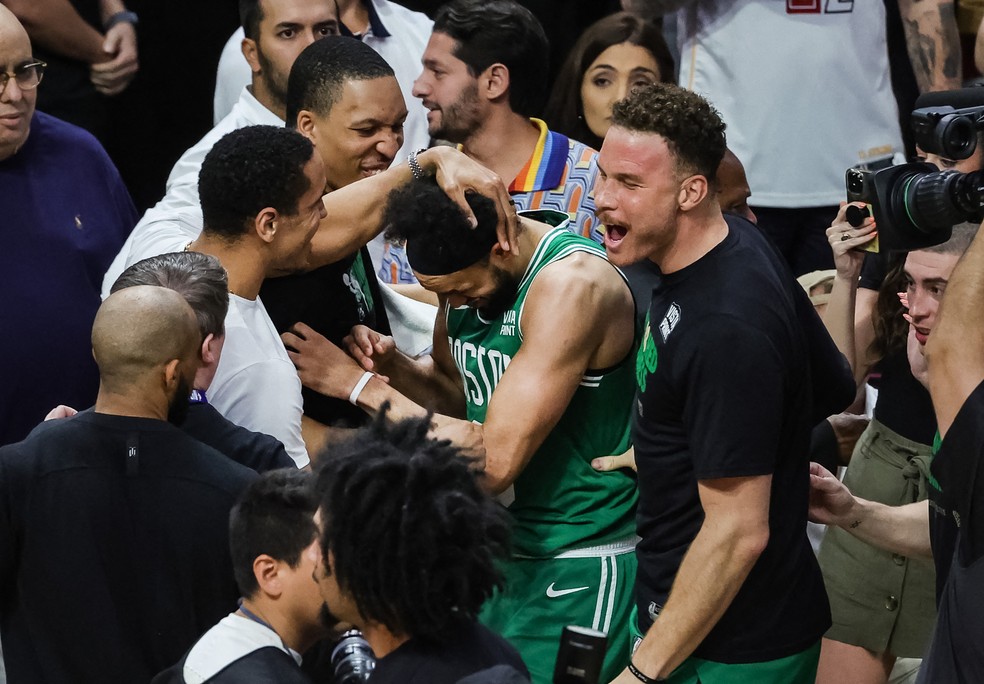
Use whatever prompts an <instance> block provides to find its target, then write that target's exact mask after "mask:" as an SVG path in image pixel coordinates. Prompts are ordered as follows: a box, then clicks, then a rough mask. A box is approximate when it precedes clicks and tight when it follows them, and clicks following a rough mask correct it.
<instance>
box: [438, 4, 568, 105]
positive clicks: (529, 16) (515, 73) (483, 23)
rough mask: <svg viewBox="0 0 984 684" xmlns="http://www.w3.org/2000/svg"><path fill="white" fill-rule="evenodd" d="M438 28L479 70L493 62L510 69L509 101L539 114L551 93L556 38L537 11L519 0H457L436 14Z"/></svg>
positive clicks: (474, 70)
mask: <svg viewBox="0 0 984 684" xmlns="http://www.w3.org/2000/svg"><path fill="white" fill-rule="evenodd" d="M434 32H435V33H444V34H447V35H448V36H450V37H452V38H454V40H455V42H456V43H457V46H456V49H455V51H454V56H455V57H457V58H458V59H460V60H461V61H462V62H464V63H465V64H467V65H468V71H469V73H470V74H471V75H472V76H478V75H479V74H480V73H482V72H483V71H485V70H486V69H488V68H489V67H490V66H492V65H493V64H496V63H499V64H503V65H505V67H506V69H508V70H509V106H510V107H511V108H512V110H513V111H514V112H516V113H517V114H522V115H523V116H534V115H536V114H538V113H539V112H540V110H541V109H542V108H543V102H544V101H545V99H546V97H547V90H548V87H549V84H548V83H547V66H548V65H549V62H550V44H549V43H548V42H547V34H546V33H544V31H543V27H542V26H541V25H540V22H539V21H537V19H536V17H535V16H533V13H532V12H530V11H529V10H528V9H526V8H525V7H523V6H522V5H520V4H519V3H518V2H514V0H454V2H449V3H447V4H446V5H444V6H443V7H441V9H440V10H438V12H437V15H436V16H435V17H434Z"/></svg>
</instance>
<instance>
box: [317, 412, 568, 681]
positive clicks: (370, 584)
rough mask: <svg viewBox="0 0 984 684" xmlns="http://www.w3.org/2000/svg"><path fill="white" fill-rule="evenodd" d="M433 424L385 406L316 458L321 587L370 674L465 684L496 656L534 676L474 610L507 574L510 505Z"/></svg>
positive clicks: (384, 678) (381, 678) (389, 678)
mask: <svg viewBox="0 0 984 684" xmlns="http://www.w3.org/2000/svg"><path fill="white" fill-rule="evenodd" d="M429 423H430V421H429V420H428V419H427V418H411V419H407V420H404V421H401V422H398V423H394V424H390V423H389V422H388V421H387V419H386V409H385V408H384V409H383V411H382V412H381V414H380V415H379V416H377V418H375V419H374V421H373V423H372V424H370V425H369V426H368V427H366V428H364V429H362V430H360V431H359V432H357V433H355V435H354V436H352V437H351V438H349V439H347V440H345V441H343V442H341V443H339V444H337V445H335V446H332V447H331V448H330V449H329V450H328V451H327V452H326V453H325V454H324V455H322V457H321V458H319V459H318V461H317V463H318V473H317V485H316V490H317V492H318V498H319V508H318V513H317V515H316V517H315V521H316V523H317V524H318V525H319V526H320V529H321V531H320V535H319V539H320V543H321V557H320V561H321V563H319V567H317V568H315V574H316V576H317V577H318V578H319V583H320V585H321V594H322V596H323V597H324V599H325V603H326V604H327V607H328V610H329V611H330V612H331V613H332V615H334V616H335V617H337V618H338V619H339V620H340V621H342V622H349V623H351V624H353V625H355V626H356V627H358V628H359V629H360V630H361V631H362V632H363V634H364V635H365V638H366V641H368V642H369V645H370V646H371V647H372V649H373V652H374V653H375V654H376V658H377V659H378V662H377V664H376V669H375V670H374V672H373V674H372V676H371V677H370V678H369V682H370V684H389V683H392V684H456V682H458V680H459V679H462V678H463V677H466V676H468V675H471V674H474V673H477V672H479V671H481V670H485V669H488V668H491V667H494V666H496V665H508V666H510V667H512V668H514V669H515V670H518V671H520V672H522V673H523V674H524V675H525V676H528V672H527V670H526V666H525V665H524V663H523V660H522V658H520V655H519V653H518V652H517V651H516V649H515V648H513V647H512V646H511V645H510V644H509V643H508V642H507V641H506V640H505V639H504V638H502V637H501V636H499V635H498V634H495V633H494V632H492V631H491V630H489V629H488V628H487V627H485V626H483V625H481V624H479V622H478V620H477V619H476V617H477V615H478V611H479V609H480V608H481V607H482V604H483V603H484V602H485V600H486V599H488V598H489V596H490V595H491V594H492V591H493V589H494V588H496V587H497V586H501V583H502V575H501V573H500V571H499V570H498V568H497V567H496V564H497V563H498V562H500V561H501V560H502V559H503V557H504V554H505V553H506V548H507V546H508V536H509V523H508V520H507V517H506V514H505V513H504V511H503V509H501V508H500V507H499V506H498V505H497V504H496V503H495V502H494V501H493V499H492V498H491V497H490V495H489V494H487V493H486V492H485V490H484V489H483V488H482V485H481V484H480V479H481V478H482V477H484V476H483V475H479V474H476V473H475V472H473V471H472V470H471V466H470V464H469V462H468V460H467V459H466V458H464V457H463V456H462V453H461V450H460V449H459V448H457V447H454V446H452V445H451V443H450V442H448V441H441V442H438V441H436V440H433V439H430V438H429V437H427V431H428V427H429ZM557 638H558V639H559V638H560V635H559V634H558V635H557Z"/></svg>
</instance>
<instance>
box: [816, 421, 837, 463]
mask: <svg viewBox="0 0 984 684" xmlns="http://www.w3.org/2000/svg"><path fill="white" fill-rule="evenodd" d="M810 460H811V461H816V462H817V463H819V464H820V465H822V466H823V467H824V468H826V469H827V470H829V471H830V472H832V473H836V472H837V468H839V467H840V447H839V445H838V444H837V433H835V432H834V426H833V425H831V424H830V421H829V420H827V419H826V418H824V419H823V420H821V421H820V422H819V423H817V425H816V427H814V428H813V433H812V434H811V435H810Z"/></svg>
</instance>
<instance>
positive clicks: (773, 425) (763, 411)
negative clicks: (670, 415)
mask: <svg viewBox="0 0 984 684" xmlns="http://www.w3.org/2000/svg"><path fill="white" fill-rule="evenodd" d="M689 339H692V340H694V341H695V343H694V344H691V345H689V346H688V347H686V348H683V347H681V350H680V351H681V358H680V360H681V362H682V364H681V365H680V366H677V368H678V369H679V371H682V372H683V373H684V374H685V377H684V378H683V386H684V387H685V388H686V393H687V394H686V396H687V401H686V402H685V406H684V410H683V422H684V426H685V429H686V431H687V435H688V436H689V438H690V456H691V459H692V461H693V464H694V475H695V476H696V477H697V479H698V480H708V479H714V478H719V477H742V476H750V475H768V474H771V473H772V472H773V471H774V470H775V466H776V460H775V459H776V453H777V450H778V446H779V442H780V432H781V429H782V416H783V414H784V404H785V399H786V382H785V378H784V376H785V367H784V359H783V358H782V356H781V355H780V354H779V353H778V351H777V350H776V348H775V346H774V344H773V342H772V340H770V339H769V337H768V336H767V335H766V334H765V333H764V332H762V331H761V330H759V329H757V328H754V327H752V326H751V325H749V324H748V323H746V322H744V321H741V320H738V319H736V318H734V317H731V316H716V317H713V318H707V319H705V320H704V321H702V322H701V323H700V324H699V325H698V326H697V327H696V328H695V329H694V331H693V334H692V335H690V336H689ZM736 360H738V361H737V362H736ZM674 363H676V361H674ZM753 396H754V400H752V398H753Z"/></svg>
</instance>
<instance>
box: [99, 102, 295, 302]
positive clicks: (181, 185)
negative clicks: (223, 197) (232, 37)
mask: <svg viewBox="0 0 984 684" xmlns="http://www.w3.org/2000/svg"><path fill="white" fill-rule="evenodd" d="M260 124H262V125H267V126H277V127H282V126H283V125H284V122H283V121H282V120H281V119H280V117H279V116H277V115H276V114H274V113H273V112H271V111H270V110H269V109H267V108H266V107H264V106H263V105H262V104H260V103H259V101H258V100H257V99H256V98H255V97H253V94H252V93H250V92H249V90H248V89H247V88H245V87H243V88H242V89H241V90H240V92H239V101H238V102H237V103H236V106H235V107H233V108H232V111H231V112H229V115H228V116H226V117H225V118H224V119H223V120H222V121H220V122H219V124H218V125H217V126H216V127H215V128H213V129H212V130H211V131H209V132H208V133H207V134H205V137H204V138H202V139H201V140H199V141H198V142H197V143H196V144H195V145H194V146H193V147H190V148H188V150H187V151H186V152H185V153H184V154H183V155H181V158H180V159H179V160H178V161H177V163H176V164H175V165H174V168H173V169H171V175H170V176H168V179H167V191H166V193H165V194H164V197H163V198H162V199H161V201H160V202H158V203H157V204H156V205H154V206H153V207H151V208H150V209H148V210H147V213H146V214H144V215H143V218H142V219H140V222H139V223H137V225H136V227H134V229H133V232H132V233H130V237H129V238H127V240H126V242H125V243H123V248H122V249H120V253H119V254H117V255H116V258H115V259H114V260H113V263H112V264H111V265H110V267H109V270H108V271H106V275H105V276H104V277H103V284H102V297H103V299H105V298H106V297H108V296H109V290H110V288H111V287H112V286H113V283H114V282H116V279H117V278H118V277H119V276H120V273H122V272H123V271H124V270H125V269H126V268H127V267H128V266H131V265H132V264H135V263H136V262H138V261H140V260H141V259H147V258H149V257H152V256H157V255H159V254H167V253H168V252H175V251H177V252H180V251H181V250H182V249H184V248H185V246H186V245H187V244H188V243H189V242H191V241H192V240H194V239H195V238H197V237H198V235H199V234H200V233H201V232H202V223H203V221H202V205H201V201H200V200H199V198H198V172H199V171H201V169H202V161H204V159H205V155H206V154H208V152H209V150H211V149H212V146H213V145H214V144H215V143H216V141H218V140H219V138H221V137H222V136H224V135H225V134H226V133H230V132H232V131H235V130H238V129H240V128H245V127H246V126H255V125H260Z"/></svg>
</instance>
